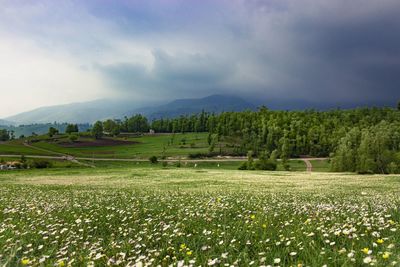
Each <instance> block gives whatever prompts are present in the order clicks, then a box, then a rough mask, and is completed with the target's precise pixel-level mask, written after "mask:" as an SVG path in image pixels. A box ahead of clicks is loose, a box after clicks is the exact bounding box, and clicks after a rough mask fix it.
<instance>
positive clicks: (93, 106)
mask: <svg viewBox="0 0 400 267" xmlns="http://www.w3.org/2000/svg"><path fill="white" fill-rule="evenodd" d="M130 105H131V104H130V103H127V102H123V101H112V100H96V101H91V102H82V103H72V104H66V105H57V106H49V107H41V108H38V109H34V110H31V111H27V112H23V113H20V114H17V115H14V116H11V117H8V118H6V120H10V121H15V122H16V123H17V124H32V123H53V122H69V123H92V122H95V121H97V120H104V119H108V118H117V117H119V116H120V114H122V113H123V112H124V111H126V110H127V109H129V108H130Z"/></svg>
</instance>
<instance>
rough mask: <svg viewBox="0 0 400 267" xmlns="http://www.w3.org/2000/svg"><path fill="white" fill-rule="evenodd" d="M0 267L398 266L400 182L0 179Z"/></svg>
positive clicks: (70, 174)
mask: <svg viewBox="0 0 400 267" xmlns="http://www.w3.org/2000/svg"><path fill="white" fill-rule="evenodd" d="M0 183H1V186H0V211H1V213H0V261H1V262H0V263H1V265H6V266H18V265H29V266H54V265H56V266H68V265H71V266H87V265H89V266H105V265H111V266H133V265H135V264H136V265H137V266H146V265H148V266H153V265H154V266H156V265H160V266H168V265H170V264H173V266H177V265H178V266H184V265H192V266H231V265H233V266H260V265H272V266H278V265H280V266H323V265H325V264H326V265H327V266H362V265H366V264H370V265H372V264H373V265H375V266H387V265H398V262H400V258H399V257H400V249H399V247H400V232H399V231H400V225H399V222H400V211H399V205H400V177H399V176H380V175H376V176H359V175H352V174H331V173H311V174H310V173H302V172H297V173H293V172H261V171H260V172H258V171H238V170H227V169H225V170H221V169H216V168H213V169H212V168H196V169H195V168H172V167H171V168H164V169H163V168H160V167H157V168H156V167H148V166H143V167H142V166H135V167H134V168H132V167H127V166H126V167H124V168H121V167H110V166H109V167H107V168H96V169H88V168H71V169H57V168H56V169H49V170H25V171H15V172H0Z"/></svg>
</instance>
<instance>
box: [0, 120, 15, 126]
mask: <svg viewBox="0 0 400 267" xmlns="http://www.w3.org/2000/svg"><path fill="white" fill-rule="evenodd" d="M0 125H1V126H11V125H15V123H14V122H12V121H7V120H0Z"/></svg>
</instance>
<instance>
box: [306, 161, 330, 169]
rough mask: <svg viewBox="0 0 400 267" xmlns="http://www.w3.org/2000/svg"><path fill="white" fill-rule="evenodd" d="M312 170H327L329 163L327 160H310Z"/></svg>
mask: <svg viewBox="0 0 400 267" xmlns="http://www.w3.org/2000/svg"><path fill="white" fill-rule="evenodd" d="M310 162H311V164H312V166H313V171H317V172H329V171H331V165H330V162H329V160H310Z"/></svg>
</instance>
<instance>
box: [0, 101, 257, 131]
mask: <svg viewBox="0 0 400 267" xmlns="http://www.w3.org/2000/svg"><path fill="white" fill-rule="evenodd" d="M140 105H143V104H139V103H138V102H134V101H128V100H106V99H102V100H96V101H91V102H82V103H72V104H66V105H58V106H49V107H41V108H38V109H34V110H31V111H27V112H23V113H20V114H17V115H14V116H11V117H8V118H5V120H2V121H12V122H14V123H12V125H23V124H25V125H28V124H46V123H53V122H59V123H63V122H69V123H82V124H83V123H93V122H95V121H97V120H106V119H115V118H123V117H124V116H131V115H134V114H142V115H145V116H146V117H148V119H149V120H152V119H156V118H172V117H178V116H181V115H190V114H195V113H199V112H201V111H202V110H204V111H207V112H214V113H220V112H223V111H242V110H245V109H251V110H254V109H255V106H254V105H253V104H250V103H248V102H246V101H245V100H243V99H241V98H239V97H236V96H227V95H211V96H207V97H204V98H192V99H177V100H174V101H172V102H170V103H167V104H164V105H159V106H152V107H145V108H138V107H140ZM133 107H134V108H133ZM2 121H0V125H1V122H2ZM7 125H8V124H7Z"/></svg>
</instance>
